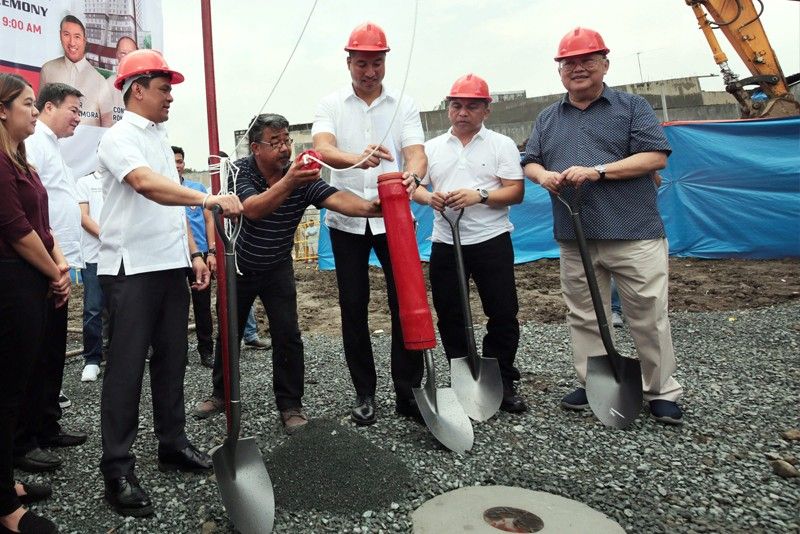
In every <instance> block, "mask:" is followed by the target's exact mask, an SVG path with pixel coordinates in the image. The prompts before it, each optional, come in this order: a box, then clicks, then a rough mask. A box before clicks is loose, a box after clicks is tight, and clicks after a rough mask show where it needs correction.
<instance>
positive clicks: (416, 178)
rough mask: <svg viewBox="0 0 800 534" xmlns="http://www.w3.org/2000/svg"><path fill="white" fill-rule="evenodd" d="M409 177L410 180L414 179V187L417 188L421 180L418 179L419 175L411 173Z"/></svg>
mask: <svg viewBox="0 0 800 534" xmlns="http://www.w3.org/2000/svg"><path fill="white" fill-rule="evenodd" d="M411 177H412V178H414V185H415V186H416V187H419V184H421V183H422V180H420V178H419V174H417V173H415V172H412V173H411Z"/></svg>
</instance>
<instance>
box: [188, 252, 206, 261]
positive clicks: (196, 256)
mask: <svg viewBox="0 0 800 534" xmlns="http://www.w3.org/2000/svg"><path fill="white" fill-rule="evenodd" d="M189 257H190V258H191V259H195V258H202V257H203V253H202V252H192V253H191V254H190V255H189Z"/></svg>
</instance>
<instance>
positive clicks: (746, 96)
mask: <svg viewBox="0 0 800 534" xmlns="http://www.w3.org/2000/svg"><path fill="white" fill-rule="evenodd" d="M755 1H756V2H757V3H758V4H759V8H758V10H756V7H755V5H754V3H753V0H685V2H686V4H687V5H688V6H690V7H691V8H692V10H693V11H694V14H695V16H696V17H697V22H698V23H700V29H701V30H702V31H703V34H704V35H705V37H706V40H707V41H708V45H709V46H710V47H711V51H712V52H713V53H714V61H716V63H717V65H719V67H720V70H721V71H722V76H723V80H724V81H725V90H726V91H728V92H729V93H730V94H732V95H733V96H734V98H736V100H737V101H738V102H739V110H740V112H741V116H742V118H743V119H755V118H766V117H789V116H795V115H800V103H798V101H797V100H796V99H795V98H794V95H792V94H791V93H790V92H789V86H788V84H787V82H786V78H785V77H784V75H783V71H782V70H781V66H780V64H779V63H778V58H777V57H776V56H775V51H774V50H773V49H772V46H770V44H769V39H767V34H766V32H765V31H764V27H763V26H762V25H761V20H760V18H761V13H762V12H763V11H764V4H763V2H762V0H755ZM708 15H710V16H711V18H712V19H713V21H711V20H709V19H708ZM717 29H719V30H722V33H723V34H724V35H725V37H726V38H727V39H728V41H729V42H730V43H731V45H732V46H733V48H734V49H735V50H736V53H737V54H739V57H740V58H742V61H744V64H745V65H746V66H747V68H748V70H749V71H750V73H751V74H752V76H750V77H748V78H742V79H739V77H738V76H737V75H736V74H735V73H734V72H733V71H732V70H731V69H730V67H729V66H728V57H727V56H726V55H725V52H723V51H722V49H721V48H720V46H719V42H718V41H717V38H716V36H715V35H714V30H717ZM753 85H757V86H759V89H760V90H759V89H756V90H755V91H753V92H752V93H751V92H748V91H747V90H746V89H745V87H746V86H753Z"/></svg>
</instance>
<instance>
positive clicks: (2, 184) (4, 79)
mask: <svg viewBox="0 0 800 534" xmlns="http://www.w3.org/2000/svg"><path fill="white" fill-rule="evenodd" d="M34 101H35V96H34V94H33V88H32V87H31V86H30V84H29V83H28V82H26V81H25V80H24V79H23V78H22V77H20V76H17V75H15V74H0V392H2V394H0V534H5V533H8V532H24V533H35V534H45V533H47V534H49V533H52V532H58V528H57V527H56V525H55V524H54V523H53V522H51V521H50V520H48V519H45V518H43V517H41V516H38V515H36V514H34V513H33V512H30V511H28V510H27V509H26V508H25V507H24V506H23V505H24V504H29V503H31V502H34V501H36V500H40V499H42V498H46V497H48V496H49V495H50V493H51V492H50V488H49V487H48V486H39V485H33V484H22V483H15V481H14V470H13V439H14V429H15V427H16V422H17V415H18V413H19V407H20V402H21V401H22V398H23V394H24V392H25V386H26V384H27V383H28V380H30V379H31V370H32V369H33V366H34V363H35V361H36V359H37V358H39V357H40V354H41V352H42V342H43V332H44V328H45V317H46V311H47V306H56V307H58V306H63V305H64V304H65V303H66V301H67V299H68V298H69V290H70V279H69V268H68V266H67V263H66V260H65V259H64V256H63V254H62V253H61V251H60V250H59V248H58V246H57V244H56V243H55V240H54V239H53V236H52V234H51V232H50V221H49V217H48V209H47V192H46V191H45V188H44V186H43V185H42V182H41V180H40V179H39V176H38V175H37V174H36V170H35V169H34V168H33V167H31V165H29V164H28V162H27V159H26V156H25V144H24V141H25V139H26V138H27V137H28V136H29V135H31V134H32V133H33V131H34V127H35V125H36V117H37V116H38V115H39V112H38V111H37V110H36V106H35V105H34Z"/></svg>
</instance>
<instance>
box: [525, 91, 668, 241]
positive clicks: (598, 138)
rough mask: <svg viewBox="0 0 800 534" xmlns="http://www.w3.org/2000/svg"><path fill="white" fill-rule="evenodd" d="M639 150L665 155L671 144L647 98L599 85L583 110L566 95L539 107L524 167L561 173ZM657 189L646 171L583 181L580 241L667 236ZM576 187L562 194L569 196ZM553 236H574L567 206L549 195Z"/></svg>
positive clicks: (568, 188)
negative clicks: (582, 236) (597, 94)
mask: <svg viewBox="0 0 800 534" xmlns="http://www.w3.org/2000/svg"><path fill="white" fill-rule="evenodd" d="M640 152H664V153H666V154H667V155H669V154H670V153H671V152H672V150H671V149H670V146H669V142H668V141H667V138H666V137H665V136H664V131H663V130H662V128H661V125H660V124H659V122H658V119H657V118H656V114H655V112H654V111H653V108H652V107H650V104H648V103H647V100H645V99H644V98H642V97H641V96H638V95H633V94H630V93H624V92H622V91H617V90H616V89H612V88H610V87H608V86H606V85H604V89H603V93H602V94H601V96H600V98H598V99H597V100H595V101H594V102H592V103H591V104H590V105H589V107H588V108H586V109H585V110H581V109H578V108H576V107H575V106H573V105H572V104H571V103H570V102H569V96H568V95H564V98H563V99H561V100H560V101H558V102H555V103H553V104H551V105H550V106H548V107H547V108H545V109H544V110H542V112H541V113H540V114H539V116H538V117H537V118H536V121H535V122H534V125H533V129H532V130H531V135H530V137H529V138H528V144H527V145H526V146H525V156H524V157H523V158H522V165H523V166H525V165H527V164H528V163H538V164H539V165H542V166H543V167H544V168H545V169H547V170H549V171H555V172H562V171H564V170H566V169H568V168H569V167H572V166H573V165H580V166H583V167H594V166H595V165H600V164H608V163H612V162H614V161H619V160H621V159H624V158H627V157H628V156H631V155H633V154H638V153H640ZM656 192H657V188H656V185H655V183H653V180H652V179H651V178H650V176H648V175H645V176H639V177H637V178H630V179H628V180H601V181H598V182H585V183H584V184H583V185H582V186H581V207H580V213H581V222H582V223H583V231H584V233H585V234H586V239H620V240H634V239H658V238H662V237H664V236H665V234H664V223H663V222H662V220H661V215H660V214H659V212H658V204H657V203H656ZM573 194H574V189H573V188H571V187H565V188H563V189H562V192H561V195H562V197H564V198H565V199H567V200H572V195H573ZM550 200H551V203H552V206H553V234H554V236H555V238H556V239H557V240H574V239H575V231H574V229H573V227H572V219H571V217H570V214H569V211H568V210H567V208H566V207H565V206H564V205H563V204H562V203H561V202H560V201H559V200H558V199H557V198H556V197H555V195H552V194H551V195H550Z"/></svg>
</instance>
